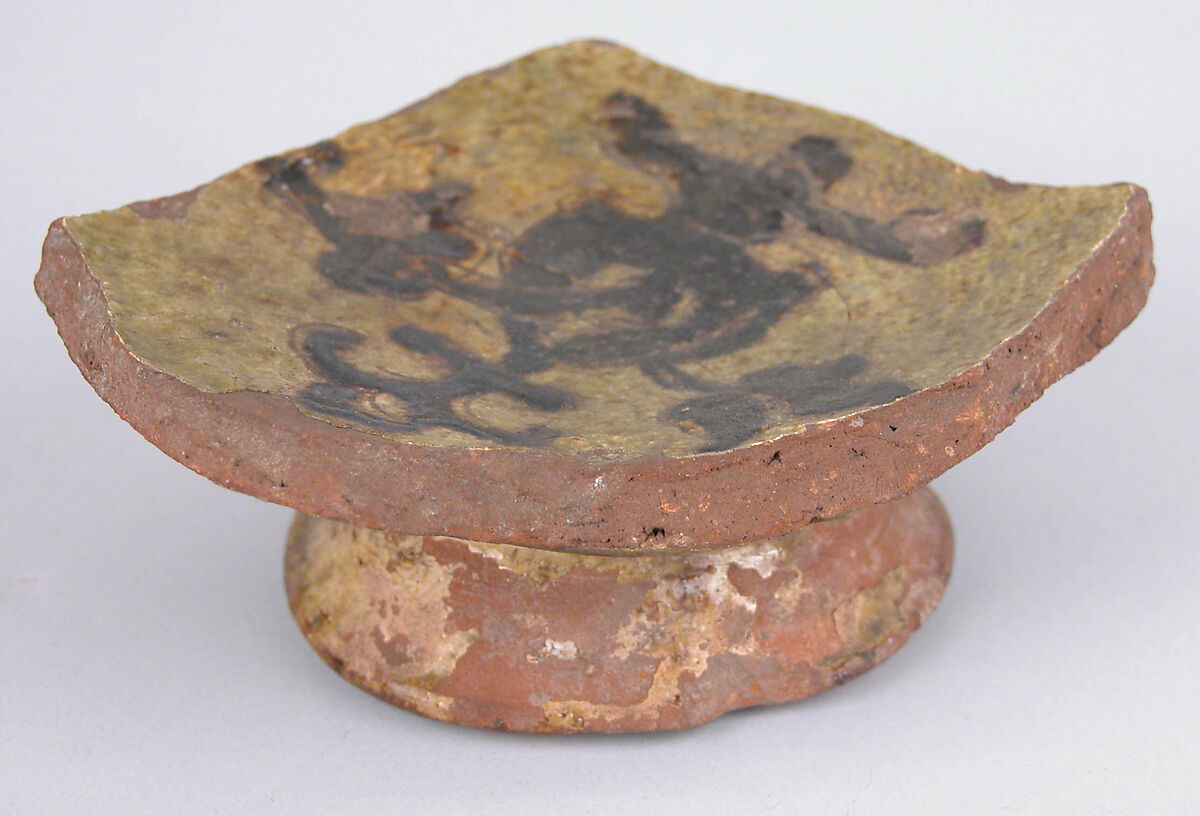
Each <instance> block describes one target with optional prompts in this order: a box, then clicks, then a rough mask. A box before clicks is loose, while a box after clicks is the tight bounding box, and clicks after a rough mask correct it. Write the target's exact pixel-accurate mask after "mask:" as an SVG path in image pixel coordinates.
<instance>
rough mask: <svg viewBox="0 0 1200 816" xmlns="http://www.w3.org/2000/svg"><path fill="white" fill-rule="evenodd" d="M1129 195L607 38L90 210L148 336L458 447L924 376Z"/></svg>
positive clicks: (969, 344) (773, 433)
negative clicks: (695, 71)
mask: <svg viewBox="0 0 1200 816" xmlns="http://www.w3.org/2000/svg"><path fill="white" fill-rule="evenodd" d="M1129 194H1130V193H1129V187H1128V185H1113V186H1103V187H1078V188H1048V187H1038V186H1024V185H1011V184H1007V183H1005V182H1000V181H998V180H996V179H994V178H992V177H990V176H988V175H986V174H982V173H975V172H970V171H966V170H964V169H963V168H961V167H958V166H957V165H955V164H954V163H952V162H950V161H949V160H947V159H944V158H942V157H940V156H937V155H935V154H933V153H931V152H929V151H926V150H924V149H922V148H919V147H917V146H915V145H912V144H910V143H908V142H905V141H903V140H901V139H898V138H895V137H893V136H890V135H888V134H886V133H883V132H881V131H879V130H877V129H876V128H874V127H872V126H870V125H867V124H864V123H862V122H859V121H856V120H854V119H850V118H847V117H843V116H839V115H836V114H832V113H828V112H825V111H821V110H817V109H814V108H811V107H807V106H804V105H800V104H796V103H792V102H786V101H782V100H779V99H774V98H771V97H767V96H763V95H759V94H754V93H747V92H744V91H738V90H733V89H729V88H724V87H720V86H716V85H712V84H709V83H706V82H703V81H700V80H697V79H694V78H691V77H689V76H686V75H684V74H682V73H680V72H678V71H675V70H672V69H670V68H666V67H664V66H662V65H658V64H656V63H654V62H651V61H650V60H647V59H645V58H643V57H641V56H639V55H637V54H634V53H633V52H630V51H628V50H626V49H623V48H619V47H616V46H612V45H608V44H602V43H573V44H570V45H567V46H561V47H557V48H551V49H547V50H543V51H539V52H536V53H534V54H532V55H530V56H527V57H525V58H522V59H520V60H517V61H515V62H512V63H509V64H508V65H506V66H504V67H503V68H501V69H497V70H494V71H489V72H484V73H480V74H476V75H474V76H471V77H468V78H466V79H464V80H462V81H460V82H459V83H457V84H455V85H454V86H452V87H450V88H449V89H447V90H445V91H442V92H440V93H438V94H436V95H435V96H433V97H430V98H429V99H427V100H425V101H423V102H421V103H418V104H417V105H415V106H413V107H411V108H408V109H406V110H403V111H400V112H399V113H396V114H394V115H392V116H389V117H387V118H385V119H382V120H380V121H377V122H373V123H370V124H366V125H361V126H359V127H355V128H352V129H350V130H348V131H346V132H345V133H343V134H341V135H339V136H337V137H336V138H334V139H331V140H328V141H325V142H321V143H318V144H316V145H313V146H312V147H310V148H306V149H302V150H298V151H295V152H292V153H289V154H286V155H283V156H279V157H274V158H271V159H267V160H264V161H260V162H256V163H254V164H250V165H247V166H245V167H242V168H241V169H239V170H236V171H234V172H232V173H230V174H228V175H226V176H223V177H221V178H220V179H217V180H216V181H214V182H212V183H211V184H208V185H205V186H204V187H201V188H199V189H198V190H197V191H194V192H193V193H190V194H186V195H184V196H181V197H177V198H176V199H173V200H168V201H167V202H161V201H160V202H157V203H155V204H154V205H153V206H140V205H133V206H130V207H124V208H121V209H118V210H113V211H107V212H101V213H96V214H93V215H87V216H81V217H77V218H70V219H67V221H66V227H67V229H68V230H69V232H70V235H71V236H72V237H73V239H74V240H75V241H76V242H77V243H78V246H79V250H80V252H81V254H82V256H83V258H84V260H85V261H86V263H87V267H88V268H89V269H90V271H91V273H92V274H94V275H95V277H96V278H97V279H98V280H99V281H100V283H101V285H102V288H103V293H104V296H105V297H106V299H107V303H108V308H109V309H110V311H111V314H112V324H113V326H114V328H115V330H116V332H117V333H118V334H119V336H120V338H121V340H122V341H123V342H124V344H125V346H126V348H127V349H128V350H129V352H130V353H131V354H133V355H134V356H135V357H137V358H138V359H140V360H141V361H142V362H144V363H146V364H147V365H149V366H151V367H152V368H154V369H157V370H159V371H162V372H164V373H166V374H169V375H171V376H172V377H174V378H177V379H178V380H180V381H182V382H183V383H185V384H188V385H190V386H192V387H194V388H196V389H199V390H201V391H207V392H236V391H251V392H263V393H267V394H276V395H282V396H284V397H286V398H288V399H290V400H291V401H292V402H293V403H294V404H295V405H296V407H297V408H298V409H299V410H301V411H303V412H304V413H306V414H308V415H309V416H311V417H314V418H317V419H320V420H323V421H325V422H328V423H330V424H333V425H338V426H348V427H352V428H356V429H359V430H362V431H365V432H368V433H371V434H377V435H382V436H384V437H387V438H389V439H392V440H395V441H400V442H408V443H415V444H419V445H427V446H438V447H470V448H506V449H516V450H536V451H542V452H546V453H552V454H561V455H568V456H570V455H578V454H586V455H588V456H593V457H601V458H606V459H618V460H625V459H638V458H644V457H684V456H688V455H691V454H695V453H700V452H710V451H721V450H729V449H733V448H737V447H740V446H745V445H749V444H752V443H755V442H759V441H763V440H768V439H772V438H776V437H780V436H783V435H787V434H792V433H795V432H797V431H800V430H802V429H803V428H804V427H805V426H807V425H809V424H811V423H815V422H819V421H822V420H826V419H830V418H834V417H839V416H845V415H847V414H853V413H856V412H861V411H865V410H867V409H869V408H871V407H873V406H877V405H881V404H885V403H888V402H891V401H893V400H895V399H897V398H900V397H902V396H904V395H906V394H909V393H912V392H916V391H920V390H922V389H926V388H929V387H932V386H936V385H938V384H940V383H943V382H945V381H947V380H950V379H952V378H954V377H956V376H957V375H959V374H960V373H961V372H963V371H965V370H967V369H969V368H970V367H971V366H973V365H975V364H976V363H978V362H979V361H980V360H981V359H983V358H984V357H986V356H987V355H988V354H989V353H990V352H991V351H992V350H993V349H994V348H995V347H996V346H997V345H998V344H1001V343H1002V342H1003V341H1004V340H1005V339H1006V338H1008V337H1011V336H1013V335H1014V334H1016V333H1017V332H1019V331H1020V330H1021V329H1022V328H1023V327H1025V326H1026V325H1027V324H1029V322H1030V321H1031V320H1032V319H1033V317H1034V316H1035V315H1036V314H1037V313H1038V312H1039V311H1040V310H1042V309H1043V308H1044V307H1045V306H1046V304H1047V303H1048V302H1049V301H1050V299H1051V297H1052V295H1054V293H1055V292H1056V291H1058V290H1059V288H1060V287H1061V286H1062V285H1063V284H1064V282H1066V281H1067V280H1068V278H1069V277H1070V276H1071V274H1072V273H1073V272H1074V271H1075V270H1076V269H1077V268H1078V267H1079V266H1080V264H1081V263H1083V262H1084V261H1085V260H1086V259H1087V258H1088V257H1089V254H1090V253H1091V252H1092V251H1093V249H1094V248H1095V247H1096V246H1097V244H1099V243H1100V242H1101V241H1102V240H1103V239H1104V238H1105V237H1106V236H1107V235H1109V233H1110V232H1111V231H1112V229H1113V224H1114V223H1116V222H1117V221H1118V220H1119V219H1120V218H1121V216H1122V213H1123V211H1124V208H1125V206H1126V202H1127V199H1128V198H1129Z"/></svg>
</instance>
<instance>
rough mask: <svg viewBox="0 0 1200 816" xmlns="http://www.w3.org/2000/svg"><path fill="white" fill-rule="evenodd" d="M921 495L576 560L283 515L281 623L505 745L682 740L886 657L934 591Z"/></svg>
mask: <svg viewBox="0 0 1200 816" xmlns="http://www.w3.org/2000/svg"><path fill="white" fill-rule="evenodd" d="M951 556H952V543H951V533H950V525H949V521H948V519H947V517H946V514H945V511H944V510H943V509H942V506H941V504H940V502H938V500H937V497H936V496H935V495H934V494H933V492H932V491H931V490H929V489H928V488H922V489H920V490H918V491H916V492H915V493H913V494H912V495H910V496H907V497H904V498H901V499H897V500H895V501H892V502H888V503H887V504H882V505H877V506H874V507H867V508H864V509H862V510H858V511H856V512H854V513H851V514H849V515H847V516H844V517H842V518H839V519H835V520H831V521H826V522H821V523H817V524H812V525H810V526H808V527H806V528H804V529H802V530H800V531H798V532H796V533H792V534H789V535H786V536H781V537H779V538H775V539H771V540H769V541H763V542H758V543H754V544H747V545H742V546H738V547H732V548H729V549H724V550H714V551H707V552H686V553H684V552H680V553H662V552H660V553H651V554H641V555H575V554H566V553H558V552H548V551H544V550H535V549H527V548H523V547H514V546H509V545H501V544H485V543H480V542H474V541H464V540H461V539H455V538H445V537H420V536H405V535H388V534H385V533H380V532H377V531H374V530H369V529H365V528H361V527H353V526H350V525H347V524H343V523H340V522H334V521H328V520H325V519H320V518H315V517H311V516H307V515H304V514H298V515H297V518H296V521H295V523H294V524H293V526H292V529H291V532H290V534H289V538H288V548H287V562H286V581H287V592H288V601H289V603H290V605H291V608H292V613H293V614H294V615H295V617H296V620H297V621H298V622H299V624H300V628H301V629H302V630H303V631H304V634H305V636H306V637H307V638H308V640H309V643H311V644H312V646H313V648H315V649H316V650H317V652H318V653H319V654H320V655H321V657H323V658H324V659H325V661H326V662H327V663H329V664H330V665H331V666H333V667H334V668H335V669H336V670H337V671H339V672H340V673H341V674H342V675H343V676H344V677H345V678H346V679H348V680H349V681H350V682H352V683H354V684H356V685H358V686H360V687H362V688H363V689H366V690H367V691H369V692H371V693H372V694H375V695H376V696H378V697H381V698H383V699H384V700H387V701H388V702H390V703H394V704H395V705H398V706H401V707H403V708H407V709H410V710H412V711H416V712H417V713H420V714H424V715H426V716H428V717H433V718H436V719H439V720H445V721H447V722H455V723H459V724H462V725H471V726H478V727H484V728H497V729H502V730H512V731H557V732H564V731H654V730H661V729H672V728H687V727H689V726H694V725H699V724H701V723H704V722H707V721H709V720H711V719H713V718H715V717H717V716H719V715H721V714H723V713H724V712H726V711H729V710H731V709H735V708H741V707H744V706H751V705H761V704H764V703H779V702H784V701H788V700H797V699H800V698H802V697H807V696H809V695H811V694H816V693H817V692H820V691H824V690H825V689H827V688H830V687H831V686H835V685H839V684H841V683H844V682H846V681H847V680H849V679H851V678H853V677H855V676H857V675H859V674H861V673H862V672H864V671H866V670H867V669H869V668H871V667H872V666H874V665H876V664H878V663H879V662H881V661H882V660H884V659H885V658H887V657H888V656H889V655H891V654H892V653H893V652H894V651H896V649H897V648H899V647H900V645H901V644H902V643H904V641H905V640H906V639H907V638H908V636H909V635H910V634H911V633H912V632H913V630H914V629H916V628H917V627H918V626H919V625H920V624H921V622H922V621H923V620H924V619H925V617H926V616H927V615H928V614H929V613H930V612H931V611H932V610H933V608H934V607H935V606H936V605H937V603H938V601H939V600H940V599H941V597H942V591H943V589H944V588H945V584H946V580H947V578H948V576H949V571H950V562H951Z"/></svg>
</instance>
